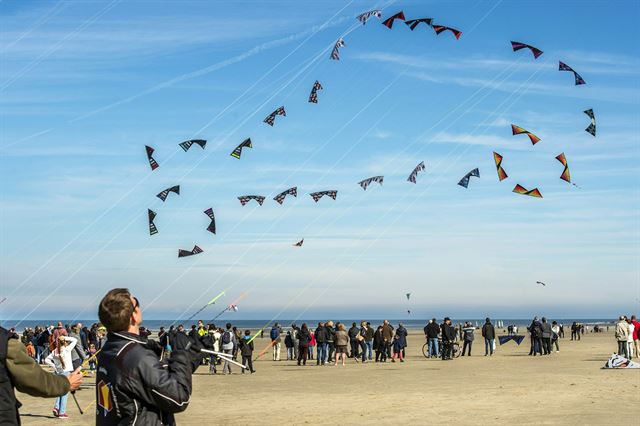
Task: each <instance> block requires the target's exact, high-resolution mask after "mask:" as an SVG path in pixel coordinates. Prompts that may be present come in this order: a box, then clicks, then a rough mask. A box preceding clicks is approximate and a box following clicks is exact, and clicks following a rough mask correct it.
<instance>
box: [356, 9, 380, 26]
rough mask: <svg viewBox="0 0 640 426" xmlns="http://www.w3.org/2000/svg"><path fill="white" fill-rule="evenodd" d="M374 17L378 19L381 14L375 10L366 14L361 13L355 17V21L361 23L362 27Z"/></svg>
mask: <svg viewBox="0 0 640 426" xmlns="http://www.w3.org/2000/svg"><path fill="white" fill-rule="evenodd" d="M374 16H375V17H376V18H378V19H380V18H381V17H382V12H381V11H379V10H377V9H376V10H370V11H368V12H364V13H361V14H360V15H358V16H356V19H357V20H358V21H360V22H362V25H364V24H366V23H367V21H368V20H369V19H371V18H372V17H374Z"/></svg>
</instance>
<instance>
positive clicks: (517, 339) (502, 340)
mask: <svg viewBox="0 0 640 426" xmlns="http://www.w3.org/2000/svg"><path fill="white" fill-rule="evenodd" d="M511 340H513V341H514V342H516V344H517V345H518V346H520V343H522V341H523V340H524V336H518V335H517V334H512V335H510V336H498V341H499V342H500V345H504V344H505V343H507V342H509V341H511Z"/></svg>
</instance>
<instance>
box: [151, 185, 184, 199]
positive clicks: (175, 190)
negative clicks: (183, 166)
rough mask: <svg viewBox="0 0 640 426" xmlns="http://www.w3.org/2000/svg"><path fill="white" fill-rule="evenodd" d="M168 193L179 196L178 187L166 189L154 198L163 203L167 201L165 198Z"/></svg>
mask: <svg viewBox="0 0 640 426" xmlns="http://www.w3.org/2000/svg"><path fill="white" fill-rule="evenodd" d="M170 192H173V193H174V194H176V195H180V185H176V186H172V187H171V188H167V189H165V190H164V191H162V192H160V193H159V194H157V195H156V197H158V198H160V199H161V200H162V201H163V202H164V200H166V199H167V196H168V195H169V193H170Z"/></svg>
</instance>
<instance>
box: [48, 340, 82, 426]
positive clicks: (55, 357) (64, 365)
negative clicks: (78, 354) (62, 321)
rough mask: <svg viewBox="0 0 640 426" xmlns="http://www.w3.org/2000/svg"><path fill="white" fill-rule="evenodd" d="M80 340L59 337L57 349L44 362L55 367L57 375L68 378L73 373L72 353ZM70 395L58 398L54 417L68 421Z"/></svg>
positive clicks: (54, 408)
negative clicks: (68, 399)
mask: <svg viewBox="0 0 640 426" xmlns="http://www.w3.org/2000/svg"><path fill="white" fill-rule="evenodd" d="M77 343H78V340H77V339H76V338H75V337H68V336H58V339H57V340H56V347H55V348H54V349H53V350H52V351H51V353H50V354H49V356H47V358H46V359H45V360H44V362H45V364H47V365H49V366H51V367H53V369H54V370H55V373H56V374H59V375H61V376H68V375H69V374H71V372H73V360H72V356H71V353H72V352H73V350H74V348H75V347H76V344H77ZM68 397H69V394H68V393H67V394H64V395H62V396H59V397H58V398H56V403H55V405H54V406H53V415H54V416H56V417H58V418H61V419H66V418H68V417H69V416H68V415H67V398H68Z"/></svg>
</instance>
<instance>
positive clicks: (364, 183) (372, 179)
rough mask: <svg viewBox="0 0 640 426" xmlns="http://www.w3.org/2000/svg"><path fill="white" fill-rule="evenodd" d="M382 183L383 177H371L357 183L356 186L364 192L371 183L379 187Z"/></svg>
mask: <svg viewBox="0 0 640 426" xmlns="http://www.w3.org/2000/svg"><path fill="white" fill-rule="evenodd" d="M383 181H384V176H373V177H370V178H368V179H365V180H361V181H360V182H358V185H360V186H361V187H362V189H364V190H365V191H366V190H367V187H368V186H369V185H371V183H373V182H376V183H379V184H380V186H382V182H383Z"/></svg>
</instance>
